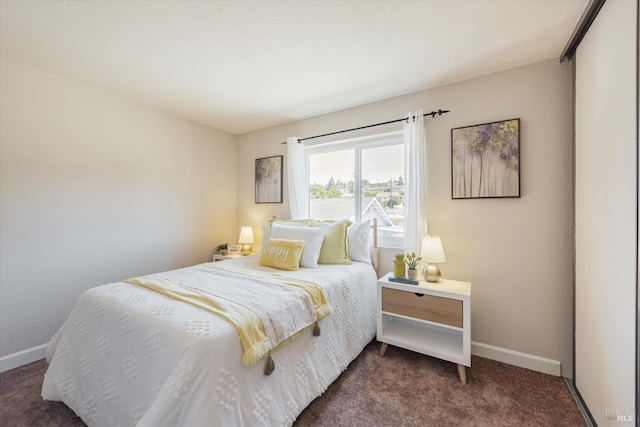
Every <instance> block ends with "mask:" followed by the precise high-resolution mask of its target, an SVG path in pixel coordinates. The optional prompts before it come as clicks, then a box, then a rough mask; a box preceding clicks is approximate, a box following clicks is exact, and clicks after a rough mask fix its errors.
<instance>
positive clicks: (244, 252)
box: [241, 244, 251, 255]
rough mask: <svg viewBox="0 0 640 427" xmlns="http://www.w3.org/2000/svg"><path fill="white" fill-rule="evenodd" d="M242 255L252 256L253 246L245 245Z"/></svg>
mask: <svg viewBox="0 0 640 427" xmlns="http://www.w3.org/2000/svg"><path fill="white" fill-rule="evenodd" d="M241 254H242V255H250V254H251V245H249V244H244V245H242V252H241Z"/></svg>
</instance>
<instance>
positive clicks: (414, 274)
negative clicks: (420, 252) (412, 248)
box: [404, 252, 422, 280]
mask: <svg viewBox="0 0 640 427" xmlns="http://www.w3.org/2000/svg"><path fill="white" fill-rule="evenodd" d="M420 261H422V257H421V256H419V257H417V256H416V253H415V252H411V253H408V254H407V255H406V256H405V258H404V262H405V263H406V264H407V267H409V270H407V276H408V277H409V279H410V280H416V279H417V278H418V270H417V267H418V264H419V263H420Z"/></svg>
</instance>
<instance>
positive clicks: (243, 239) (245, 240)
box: [238, 227, 253, 245]
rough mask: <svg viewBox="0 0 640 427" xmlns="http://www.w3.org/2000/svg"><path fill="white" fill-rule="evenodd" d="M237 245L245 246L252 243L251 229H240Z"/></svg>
mask: <svg viewBox="0 0 640 427" xmlns="http://www.w3.org/2000/svg"><path fill="white" fill-rule="evenodd" d="M238 243H240V244H245V245H246V244H251V243H253V229H252V228H251V227H242V228H241V229H240V238H239V239H238Z"/></svg>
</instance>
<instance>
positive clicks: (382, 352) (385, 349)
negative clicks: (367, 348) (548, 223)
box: [380, 342, 389, 357]
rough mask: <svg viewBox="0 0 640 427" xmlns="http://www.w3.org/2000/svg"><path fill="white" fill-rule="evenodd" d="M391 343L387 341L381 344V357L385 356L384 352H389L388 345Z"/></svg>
mask: <svg viewBox="0 0 640 427" xmlns="http://www.w3.org/2000/svg"><path fill="white" fill-rule="evenodd" d="M388 345H389V344H387V343H386V342H383V343H382V345H381V346H380V357H383V356H384V354H385V353H386V352H387V346H388Z"/></svg>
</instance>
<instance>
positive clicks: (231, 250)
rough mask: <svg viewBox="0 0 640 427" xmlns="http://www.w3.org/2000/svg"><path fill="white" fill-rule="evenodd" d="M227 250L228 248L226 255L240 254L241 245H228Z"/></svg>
mask: <svg viewBox="0 0 640 427" xmlns="http://www.w3.org/2000/svg"><path fill="white" fill-rule="evenodd" d="M227 250H228V253H227V255H241V254H242V245H228V246H227Z"/></svg>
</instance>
